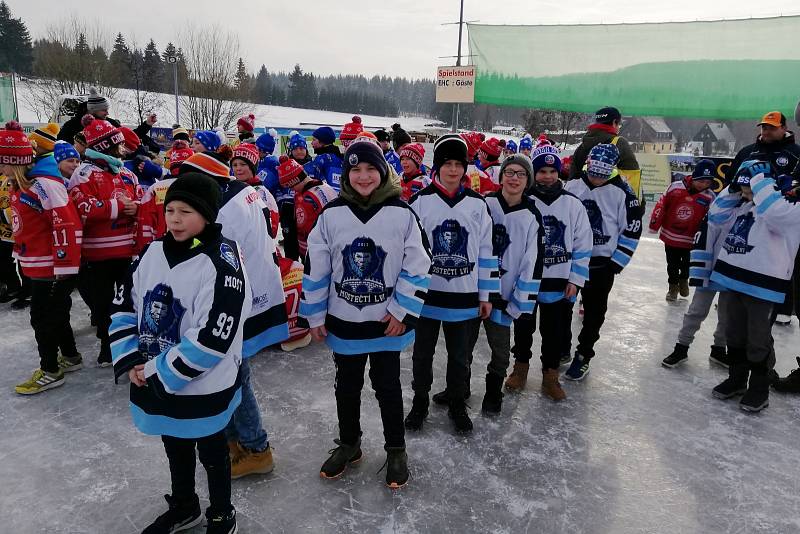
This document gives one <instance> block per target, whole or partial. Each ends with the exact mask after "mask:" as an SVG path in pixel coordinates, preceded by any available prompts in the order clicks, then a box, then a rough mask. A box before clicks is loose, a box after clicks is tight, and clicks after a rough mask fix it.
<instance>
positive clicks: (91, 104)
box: [86, 87, 108, 113]
mask: <svg viewBox="0 0 800 534" xmlns="http://www.w3.org/2000/svg"><path fill="white" fill-rule="evenodd" d="M86 111H88V112H89V113H94V112H96V111H108V99H106V97H104V96H103V95H100V94H98V92H97V88H95V87H90V88H89V99H88V100H87V101H86Z"/></svg>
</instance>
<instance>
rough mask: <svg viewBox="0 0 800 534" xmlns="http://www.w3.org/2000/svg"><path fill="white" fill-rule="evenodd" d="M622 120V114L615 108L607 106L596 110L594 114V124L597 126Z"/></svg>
mask: <svg viewBox="0 0 800 534" xmlns="http://www.w3.org/2000/svg"><path fill="white" fill-rule="evenodd" d="M620 119H622V114H621V113H620V112H619V110H618V109H617V108H614V107H611V106H607V107H604V108H600V109H598V110H597V111H596V112H595V114H594V122H596V123H597V124H611V123H612V122H614V121H618V120H620Z"/></svg>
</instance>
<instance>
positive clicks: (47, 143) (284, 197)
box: [0, 97, 800, 533]
mask: <svg viewBox="0 0 800 534" xmlns="http://www.w3.org/2000/svg"><path fill="white" fill-rule="evenodd" d="M98 98H100V97H98ZM93 105H95V106H96V105H97V104H96V102H95V103H94V104H93ZM106 109H107V108H106ZM148 120H149V121H151V125H152V123H154V122H155V118H154V117H153V118H152V119H148ZM81 124H82V126H83V128H82V129H80V130H79V131H76V132H75V133H74V135H73V139H72V140H66V141H65V140H57V138H58V136H59V128H58V125H55V124H48V125H47V126H45V127H42V128H39V129H37V130H35V131H34V132H33V133H32V134H30V135H29V136H28V135H26V134H25V133H24V132H23V131H22V128H21V127H20V126H19V124H17V123H13V122H12V123H8V124H7V125H6V126H5V129H3V130H2V131H0V136H2V138H3V139H4V142H3V143H2V144H0V165H1V167H0V170H1V171H2V173H3V176H4V180H3V182H2V184H1V186H0V201H2V205H0V208H2V209H1V210H0V214H1V215H2V217H0V232H1V234H0V239H2V245H1V246H2V248H0V252H2V253H3V257H2V258H1V259H0V267H2V269H0V275H2V284H3V291H2V292H0V301H3V302H7V301H9V300H12V299H16V300H17V302H20V301H22V302H23V304H20V305H19V306H24V305H25V302H26V301H28V299H29V302H30V317H31V325H32V327H33V330H34V334H35V338H36V343H37V347H38V353H39V359H40V362H39V368H38V369H37V370H36V371H35V372H34V373H33V375H32V376H31V377H30V378H29V379H28V380H25V381H24V382H22V383H20V384H19V385H18V386H17V387H16V391H17V393H20V394H24V395H31V394H36V393H39V392H42V391H45V390H48V389H52V388H55V387H57V386H60V385H62V384H63V383H64V382H65V373H69V372H72V371H76V370H78V369H80V368H81V367H82V366H83V358H82V356H81V354H80V353H79V352H78V350H77V348H76V343H75V338H74V335H73V333H72V328H71V325H70V312H71V306H72V298H71V294H72V291H73V289H75V288H76V287H77V289H78V290H79V292H80V294H81V297H82V298H83V299H84V300H85V301H86V304H87V306H88V309H89V311H90V313H91V320H92V323H93V325H94V326H95V327H96V334H97V337H98V339H99V342H100V349H99V354H98V356H97V363H98V365H99V366H101V367H102V366H109V365H113V367H114V376H115V377H116V378H117V379H119V378H120V377H125V376H127V377H128V378H129V380H130V383H131V386H130V401H131V405H130V406H131V413H132V417H133V421H134V424H135V425H136V427H137V428H138V429H139V430H141V431H142V432H144V433H146V434H152V435H159V436H161V438H162V441H163V444H164V449H165V453H166V456H167V460H168V464H169V470H170V475H171V483H172V490H171V494H170V495H169V496H167V504H168V510H167V512H165V513H164V514H163V515H161V516H160V517H158V518H157V519H156V520H155V522H154V523H153V524H152V525H151V526H150V527H148V528H147V529H146V530H145V532H149V533H159V532H174V531H175V530H176V529H182V528H188V527H190V526H193V525H196V524H198V523H199V522H200V521H201V519H202V513H201V510H200V505H199V501H198V497H197V494H196V493H195V481H194V471H195V450H197V453H198V455H199V458H200V462H201V463H202V464H203V467H204V468H205V470H206V472H207V475H208V485H209V495H210V506H209V508H208V509H207V510H206V513H205V515H206V519H207V522H208V532H212V533H222V532H226V533H227V532H234V531H235V525H236V513H235V509H234V508H233V505H232V503H231V482H230V480H231V479H232V478H238V477H241V476H245V475H250V474H254V473H262V474H263V473H269V472H271V471H272V469H273V467H274V461H273V456H272V449H271V447H270V440H269V435H268V433H267V430H266V429H265V428H264V424H263V420H262V413H263V412H262V408H261V407H260V406H259V405H258V402H257V399H256V396H255V394H254V391H253V381H254V378H253V376H252V375H251V373H250V366H249V358H251V357H252V356H255V355H256V354H257V353H259V352H260V351H262V350H263V349H265V348H267V347H271V346H281V347H283V348H284V350H295V349H297V348H301V347H303V346H305V345H307V344H308V343H309V341H310V339H311V338H312V337H313V339H315V340H317V341H321V342H324V343H326V344H327V346H328V347H329V348H330V349H331V351H332V352H333V361H334V365H335V368H336V380H335V385H334V396H335V399H336V411H337V417H338V423H339V434H338V436H337V437H336V439H335V440H334V441H335V443H336V447H335V448H334V449H332V450H331V451H330V457H329V458H328V459H327V460H326V461H325V462H324V463H323V465H322V467H321V469H320V475H321V476H322V477H324V478H337V477H339V476H341V475H342V474H343V473H344V471H345V469H346V467H347V466H348V465H349V464H353V463H356V462H358V461H359V460H360V459H361V458H362V454H363V452H362V450H361V432H362V430H361V425H360V409H361V401H360V399H361V391H362V389H363V386H364V373H365V369H366V364H367V362H368V361H369V363H370V371H369V377H370V380H371V383H372V387H373V389H374V390H375V394H376V397H377V399H378V405H379V408H380V415H381V420H382V422H383V432H384V440H385V446H384V448H385V451H386V454H387V462H386V484H387V485H388V486H389V487H391V488H399V487H402V486H403V485H405V484H406V483H407V482H408V480H409V467H408V464H409V457H408V454H407V452H406V437H405V432H406V430H410V431H420V430H421V429H422V427H423V425H424V422H425V421H426V419H427V418H428V417H429V415H430V412H429V408H430V401H431V400H433V402H434V403H435V404H441V405H445V406H447V408H448V416H449V418H450V419H451V420H452V422H453V425H454V427H455V429H456V431H458V432H462V433H468V432H470V431H471V430H472V429H473V422H472V420H471V418H470V416H469V414H468V411H467V404H466V401H467V399H469V398H470V396H471V394H472V392H471V390H470V378H471V364H472V359H473V351H474V348H475V345H476V343H477V341H478V338H479V333H480V327H481V325H483V330H484V331H485V333H486V339H487V341H488V344H489V348H490V351H491V358H490V361H489V364H488V366H487V370H486V376H485V385H486V389H485V393H484V396H483V400H482V404H481V406H482V410H483V411H484V412H485V413H487V414H497V413H500V412H501V410H502V400H503V395H504V394H503V387H504V386H505V389H506V390H508V391H519V390H521V389H523V388H524V387H525V386H526V383H527V378H528V374H529V366H530V360H531V358H532V356H533V334H534V332H535V331H536V329H537V319H538V326H539V331H540V334H541V338H542V339H541V346H540V359H541V369H542V381H541V390H542V392H543V394H544V395H545V396H546V397H548V398H550V399H552V400H553V401H562V400H564V399H565V398H566V393H565V391H564V389H563V388H562V387H561V384H560V381H559V379H560V374H559V368H560V366H561V365H562V364H567V363H568V364H569V367H568V368H567V370H566V372H565V373H564V375H563V376H564V378H566V379H568V380H574V381H579V380H582V379H584V378H585V377H586V375H587V373H588V372H589V366H590V362H591V361H592V360H593V358H594V357H595V356H596V354H595V344H596V343H597V341H598V339H599V337H600V330H601V328H602V326H603V323H604V321H605V317H606V312H607V308H608V298H609V294H610V292H611V290H612V288H613V285H614V281H615V278H616V276H617V275H618V274H620V272H622V271H623V269H625V268H626V267H627V265H628V264H629V263H630V261H631V258H632V256H633V255H634V253H635V251H636V248H637V245H638V241H639V238H640V235H641V232H642V212H641V209H640V204H639V200H638V198H637V196H636V195H635V194H634V192H633V191H632V190H631V188H630V187H629V186H628V184H627V183H626V182H625V180H624V179H623V177H622V176H621V175H620V174H619V173H618V172H617V164H618V162H619V159H620V150H619V148H618V147H617V145H616V144H614V143H599V144H595V145H594V146H593V147H592V148H591V149H589V150H588V152H587V154H586V158H585V165H582V166H581V168H580V169H575V168H573V169H572V170H571V171H570V170H567V169H566V168H565V165H564V162H563V161H562V158H561V155H560V153H559V150H558V148H557V147H556V146H554V144H553V143H552V142H551V141H549V140H548V139H547V138H546V137H544V136H541V137H540V138H539V139H537V140H536V141H534V140H533V138H531V137H530V136H526V137H524V138H523V139H521V140H520V142H519V143H518V144H517V143H515V142H513V141H512V142H503V141H500V140H498V139H496V138H486V137H484V136H482V134H478V133H475V132H468V133H463V134H452V135H445V136H442V137H441V138H439V139H438V140H437V141H436V143H435V144H434V146H433V158H432V159H433V164H432V166H431V167H430V168H428V167H427V166H426V165H425V164H424V163H423V160H424V158H425V155H426V153H425V148H424V147H423V145H422V144H419V143H416V142H414V140H413V139H412V138H411V136H410V135H409V134H408V133H407V132H405V130H403V129H402V128H401V126H400V125H399V124H395V125H393V126H392V131H391V133H389V132H386V131H384V130H378V131H377V132H375V133H371V132H367V131H365V130H364V128H363V124H362V120H361V118H360V117H358V116H354V117H353V118H352V121H351V122H349V123H347V124H346V125H345V126H344V127H343V129H342V130H341V133H340V134H339V137H338V141H339V144H337V143H336V142H337V136H336V132H335V131H334V130H333V129H332V128H330V127H327V126H323V127H320V128H318V129H316V130H315V131H314V132H313V134H312V141H311V147H312V149H313V158H312V157H311V156H310V154H309V151H308V145H307V142H306V139H305V138H304V137H303V136H302V135H301V134H299V133H297V132H293V133H292V134H291V135H290V136H289V139H288V143H287V154H279V152H280V151H276V140H275V132H267V133H265V134H262V135H260V136H258V137H256V136H255V134H254V129H255V117H254V116H253V115H248V116H246V117H242V118H241V119H240V120H239V121H238V122H237V129H238V130H239V137H238V139H237V140H236V142H235V143H234V145H235V146H234V147H233V148H231V147H230V146H228V144H227V142H226V139H225V136H224V133H223V132H221V131H219V130H207V131H196V132H194V133H191V134H190V132H189V131H187V130H185V129H183V128H180V127H178V126H176V127H175V129H174V131H173V138H174V142H173V144H172V146H171V147H170V149H169V151H168V155H167V157H166V158H165V161H164V163H163V166H162V165H161V164H160V163H159V162H156V161H153V160H152V159H151V158H149V157H148V155H147V154H148V150H147V148H146V147H145V146H144V145H143V144H142V141H143V140H142V139H141V138H140V135H141V136H144V135H145V134H143V133H142V131H141V130H140V133H136V132H134V131H133V130H130V129H128V128H125V127H122V126H119V125H117V124H115V123H114V122H111V121H108V120H105V119H104V118H101V117H98V116H96V115H93V114H87V115H86V116H85V117H83V118H82V119H81ZM71 127H74V124H73V125H71ZM69 141H74V142H75V144H74V145H73V144H71V143H70V142H69ZM145 141H146V140H145ZM146 144H147V145H148V146H150V145H149V143H146ZM342 148H343V149H344V151H343V150H342ZM276 152H278V153H276ZM565 171H566V173H570V172H571V173H572V174H573V176H574V179H572V180H562V177H564V176H565ZM716 175H717V169H716V166H715V164H714V163H713V162H712V161H710V160H702V161H700V162H698V163H697V164H696V166H695V168H694V171H693V173H692V175H691V176H690V177H687V178H685V179H683V180H680V181H676V182H674V183H673V184H671V185H670V187H669V188H668V189H667V191H666V192H665V193H664V195H663V196H662V197H661V199H660V200H659V202H658V203H657V204H656V206H655V209H654V210H653V214H652V217H651V220H650V225H649V228H650V230H651V231H652V232H656V231H659V230H660V237H661V240H662V241H664V244H665V251H666V258H667V272H668V285H669V288H668V292H667V300H668V301H674V300H676V299H677V298H678V295H680V296H683V297H687V296H688V295H689V284H690V279H691V284H692V285H695V286H697V289H696V291H695V293H694V296H693V298H692V301H691V305H690V306H689V309H688V311H687V313H686V315H685V317H684V322H683V327H682V329H681V331H680V333H679V335H678V341H677V344H676V345H675V350H674V352H673V353H672V354H670V355H669V356H667V358H665V359H664V361H663V362H662V363H663V365H664V366H666V367H674V366H676V365H678V364H680V363H681V362H683V361H684V360H686V358H687V357H688V349H689V346H690V344H691V343H692V341H693V338H694V334H695V333H696V331H697V330H698V329H699V326H700V324H701V322H702V321H703V320H704V319H705V317H706V316H707V315H708V313H709V311H710V309H711V305H712V303H713V301H714V297H715V295H716V294H717V292H719V295H720V298H719V306H718V319H719V320H718V327H717V331H716V332H715V336H714V346H713V347H712V353H711V358H712V360H713V361H716V362H717V363H719V364H720V365H723V366H725V367H727V368H728V370H729V377H728V378H727V379H726V380H725V381H724V382H722V383H721V384H719V385H718V386H717V387H716V388H714V391H713V394H714V396H716V397H718V398H721V399H728V398H731V397H734V396H737V395H742V399H741V402H740V405H741V407H742V408H743V409H745V410H749V411H759V410H761V409H763V408H764V407H766V406H767V405H768V399H769V386H770V384H771V383H772V382H774V379H775V376H774V372H773V371H772V367H773V365H774V362H775V355H774V350H773V347H772V337H771V334H770V328H771V326H772V322H773V321H774V316H773V314H772V309H773V306H774V304H776V303H780V302H782V301H783V298H784V295H785V292H786V289H787V286H788V283H789V281H790V279H791V276H792V270H793V268H794V260H795V255H796V253H797V249H798V244H800V237H798V235H800V234H798V233H797V231H796V227H797V226H800V208H799V207H798V206H797V205H796V204H795V203H794V201H793V199H792V198H790V197H789V196H787V195H785V194H783V192H782V190H781V188H780V187H779V186H778V185H777V184H779V183H780V182H781V180H782V177H781V176H776V171H775V169H773V167H772V165H771V164H770V163H769V162H767V161H758V160H748V161H745V162H743V163H742V165H741V166H740V168H739V169H738V170H737V172H736V174H735V177H734V179H733V181H732V182H731V183H730V184H729V185H728V187H726V188H725V189H724V190H723V191H722V192H721V193H720V194H719V195H716V194H715V193H713V192H712V191H711V190H710V187H711V185H712V180H713V178H714V177H716ZM279 229H280V230H281V232H280V233H279ZM279 241H282V247H279V246H278V243H279ZM12 249H13V256H14V258H15V259H16V264H15V262H14V260H13V259H12V258H11V252H12ZM765 251H766V252H765ZM17 266H18V267H19V270H20V273H19V275H18V273H17ZM579 294H580V295H581V297H582V300H583V308H584V315H583V323H582V325H581V330H580V332H579V334H578V336H577V346H576V348H575V351H574V353H573V351H572V337H573V335H572V329H571V323H572V315H573V307H574V304H575V302H576V299H577V297H578V295H579ZM440 330H441V331H442V332H443V337H444V342H445V347H446V356H447V360H446V376H445V377H444V383H445V388H444V390H443V391H440V392H438V393H436V394H434V395H432V396H431V395H430V393H431V387H432V385H433V360H434V357H435V354H436V347H437V342H438V339H439V332H440ZM406 348H411V349H412V357H411V359H412V364H413V381H412V383H411V388H412V390H413V401H412V404H411V406H410V409H409V410H408V412H404V409H403V400H402V384H401V381H400V353H401V352H402V351H403V350H405V349H406ZM512 354H513V355H514V363H513V369H512V371H511V372H510V373H508V367H509V365H510V364H511V361H510V360H511V355H512Z"/></svg>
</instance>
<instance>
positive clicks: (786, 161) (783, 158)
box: [775, 156, 789, 167]
mask: <svg viewBox="0 0 800 534" xmlns="http://www.w3.org/2000/svg"><path fill="white" fill-rule="evenodd" d="M775 163H776V164H777V165H778V166H779V167H786V166H787V165H788V164H789V158H787V157H786V156H778V159H776V160H775Z"/></svg>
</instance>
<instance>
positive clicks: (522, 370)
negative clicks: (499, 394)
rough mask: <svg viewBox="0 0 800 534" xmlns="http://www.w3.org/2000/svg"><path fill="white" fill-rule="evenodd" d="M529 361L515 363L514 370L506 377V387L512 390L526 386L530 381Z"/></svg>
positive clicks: (518, 389)
mask: <svg viewBox="0 0 800 534" xmlns="http://www.w3.org/2000/svg"><path fill="white" fill-rule="evenodd" d="M529 367H530V364H529V363H521V362H515V363H514V370H513V371H511V374H510V375H508V378H506V389H509V390H511V391H520V390H522V389H523V388H525V383H526V382H527V381H528V368H529Z"/></svg>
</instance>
